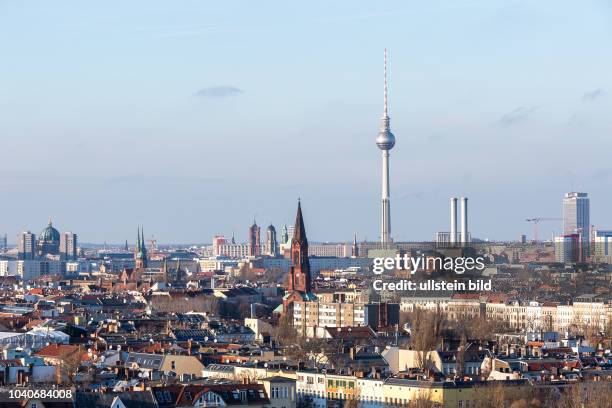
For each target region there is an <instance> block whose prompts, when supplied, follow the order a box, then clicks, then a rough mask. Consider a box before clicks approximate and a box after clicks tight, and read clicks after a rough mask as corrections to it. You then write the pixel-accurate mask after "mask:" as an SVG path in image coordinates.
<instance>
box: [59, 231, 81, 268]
mask: <svg viewBox="0 0 612 408" xmlns="http://www.w3.org/2000/svg"><path fill="white" fill-rule="evenodd" d="M60 254H61V256H62V258H63V259H64V260H68V261H74V260H75V259H77V234H73V233H72V232H64V233H63V234H62V235H61V237H60Z"/></svg>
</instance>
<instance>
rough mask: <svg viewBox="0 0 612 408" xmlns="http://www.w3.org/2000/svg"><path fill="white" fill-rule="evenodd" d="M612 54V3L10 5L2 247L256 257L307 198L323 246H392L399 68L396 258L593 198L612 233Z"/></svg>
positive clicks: (524, 227) (3, 70)
mask: <svg viewBox="0 0 612 408" xmlns="http://www.w3.org/2000/svg"><path fill="white" fill-rule="evenodd" d="M611 38H612V2H610V1H608V0H585V1H581V2H575V1H563V0H561V1H559V0H556V1H549V0H542V1H537V2H534V1H518V0H481V1H462V0H448V1H442V0H434V1H377V2H372V1H356V0H351V1H335V2H329V1H308V2H302V3H301V4H298V3H297V2H283V1H263V2H253V1H246V0H245V1H223V2H212V1H195V0H193V1H188V0H184V1H170V0H167V1H159V0H142V1H137V0H133V1H129V2H126V1H111V0H109V1H104V2H82V1H77V0H74V1H62V0H55V1H53V2H50V1H43V0H41V1H22V0H12V1H9V0H0V153H1V155H0V197H1V198H0V233H3V232H6V233H7V234H8V237H9V242H15V237H16V236H17V234H18V233H19V232H20V231H23V230H32V231H33V232H35V233H38V232H39V231H40V230H41V229H42V228H43V227H44V226H45V225H46V223H47V220H48V218H49V216H51V217H52V218H53V223H54V225H55V226H56V227H57V228H58V229H59V230H60V231H73V232H76V233H77V234H78V235H79V240H80V241H81V242H97V243H102V242H104V241H107V242H123V241H124V240H126V239H128V240H129V241H130V242H133V241H134V240H135V235H136V229H137V227H138V226H140V225H142V226H143V227H144V230H145V235H146V236H147V238H148V237H151V236H155V238H156V239H157V241H158V242H160V243H204V242H210V241H211V237H212V235H213V234H216V233H221V234H225V235H226V236H231V234H232V233H235V234H236V238H237V239H238V240H246V235H247V228H248V225H249V224H250V223H252V221H253V218H255V219H256V220H257V223H258V224H260V225H263V226H266V225H268V224H269V223H273V224H274V225H276V226H277V229H278V227H280V226H281V225H282V224H284V223H287V224H291V223H292V222H293V221H294V219H295V210H296V204H297V200H298V197H300V198H301V201H302V206H303V211H304V217H305V222H306V228H307V233H308V236H309V239H310V240H313V241H348V240H351V239H352V235H353V233H356V234H357V236H358V239H359V240H363V239H368V240H377V239H378V237H379V230H380V190H381V180H380V177H381V171H380V166H381V157H380V151H379V150H378V149H377V147H376V145H375V143H374V140H375V138H376V134H377V131H378V126H379V120H380V117H381V114H382V84H383V49H384V48H385V47H386V48H387V49H388V53H389V87H390V88H389V114H390V116H391V129H392V131H393V133H394V134H395V136H396V140H397V143H396V146H395V148H394V149H393V150H392V151H391V159H390V164H391V213H392V235H393V237H394V239H395V240H398V241H409V240H432V239H434V235H435V233H436V231H447V230H448V228H449V227H448V224H449V198H450V197H452V196H458V197H460V196H466V197H469V203H470V217H469V221H470V228H469V229H470V231H471V233H472V236H475V237H479V238H483V239H518V237H519V235H520V234H527V235H528V236H532V234H533V232H532V231H533V227H532V225H530V224H528V223H526V222H525V219H526V218H533V217H552V218H554V217H560V216H561V202H562V197H563V194H564V193H565V192H568V191H574V190H579V191H585V192H588V193H589V195H590V197H591V223H592V224H594V225H595V226H596V227H599V228H612V212H610V211H609V209H610V207H611V205H612V188H610V187H611V185H612V163H611V162H610V151H611V149H612V138H611V137H610V136H611V135H612V115H610V112H612V74H611V73H612V41H611ZM560 231H561V223H560V222H557V221H551V222H542V223H541V224H540V236H541V237H542V236H543V237H549V236H550V234H552V233H553V232H557V233H558V232H560Z"/></svg>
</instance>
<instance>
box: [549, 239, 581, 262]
mask: <svg viewBox="0 0 612 408" xmlns="http://www.w3.org/2000/svg"><path fill="white" fill-rule="evenodd" d="M580 257H581V255H580V245H579V236H578V234H563V235H561V236H558V237H555V261H556V262H561V263H567V264H569V263H576V262H578V261H579V260H580Z"/></svg>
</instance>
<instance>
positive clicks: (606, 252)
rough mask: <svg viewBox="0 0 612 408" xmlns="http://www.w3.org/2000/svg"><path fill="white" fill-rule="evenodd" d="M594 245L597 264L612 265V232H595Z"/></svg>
mask: <svg viewBox="0 0 612 408" xmlns="http://www.w3.org/2000/svg"><path fill="white" fill-rule="evenodd" d="M592 244H593V248H594V249H593V252H594V255H595V259H596V261H597V262H606V263H612V231H610V230H593V238H592Z"/></svg>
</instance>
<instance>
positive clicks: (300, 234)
mask: <svg viewBox="0 0 612 408" xmlns="http://www.w3.org/2000/svg"><path fill="white" fill-rule="evenodd" d="M293 240H294V241H297V242H303V243H307V242H308V239H306V228H305V227H304V218H303V217H302V203H301V201H300V200H298V209H297V215H296V216H295V227H294V230H293Z"/></svg>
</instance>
